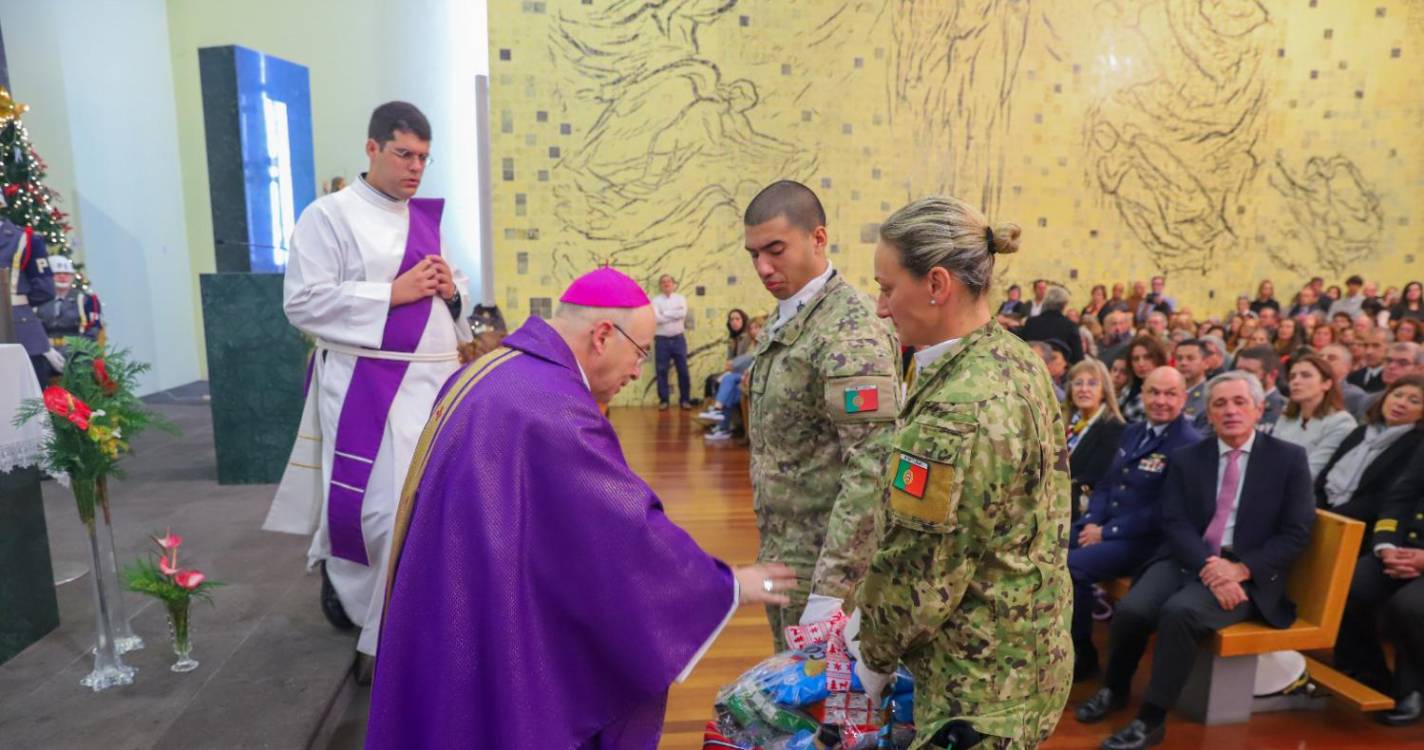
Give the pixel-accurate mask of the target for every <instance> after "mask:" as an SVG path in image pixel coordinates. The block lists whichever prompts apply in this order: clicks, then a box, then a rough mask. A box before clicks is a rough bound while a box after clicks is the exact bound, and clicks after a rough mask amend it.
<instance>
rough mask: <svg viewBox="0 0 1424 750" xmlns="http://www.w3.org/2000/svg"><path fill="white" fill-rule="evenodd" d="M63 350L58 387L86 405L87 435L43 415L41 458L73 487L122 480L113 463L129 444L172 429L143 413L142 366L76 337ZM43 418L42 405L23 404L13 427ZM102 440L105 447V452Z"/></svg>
mask: <svg viewBox="0 0 1424 750" xmlns="http://www.w3.org/2000/svg"><path fill="white" fill-rule="evenodd" d="M65 349H66V351H67V355H66V362H65V367H64V374H63V376H62V377H61V379H60V383H59V387H61V388H63V389H64V390H66V391H68V392H69V393H70V394H71V395H73V396H74V398H76V399H78V400H79V401H82V402H83V403H85V404H86V405H88V406H89V408H90V409H92V410H93V415H92V416H91V419H90V429H89V430H88V431H87V432H86V431H84V430H81V429H79V427H78V426H76V425H75V424H74V423H72V422H70V421H69V420H68V419H66V418H64V417H61V416H59V415H57V414H49V415H48V416H49V419H50V427H51V430H50V435H49V438H48V440H47V442H46V444H45V451H44V452H45V463H46V465H47V468H48V469H49V470H50V471H52V472H63V473H65V474H68V475H69V476H70V478H71V479H73V480H74V481H75V482H76V483H77V482H85V481H88V482H95V481H98V480H99V479H102V478H104V477H108V476H122V473H121V472H120V471H119V470H118V463H119V461H120V460H121V459H122V458H123V456H124V455H125V454H126V453H128V452H129V445H130V441H132V440H133V439H134V438H135V437H137V436H138V435H139V434H141V433H143V432H144V431H145V430H147V429H150V428H156V429H160V430H163V431H165V432H169V433H172V434H177V432H178V430H177V428H176V427H174V426H173V425H172V423H170V422H169V421H168V420H166V419H164V418H163V417H162V416H161V415H159V414H156V413H155V412H154V411H153V410H151V409H149V408H148V406H147V405H146V404H144V403H143V401H142V400H141V399H139V398H138V396H137V395H135V393H134V388H135V387H136V386H137V384H138V378H139V376H140V375H142V374H143V373H145V372H147V371H148V370H149V365H148V364H146V363H143V362H137V361H134V360H133V359H131V358H130V357H129V353H128V350H126V349H120V350H117V351H113V352H107V353H106V352H105V349H104V347H103V346H101V345H100V344H99V343H98V342H95V341H90V340H89V339H86V338H83V337H81V336H74V337H70V338H68V339H66V340H65ZM96 360H102V361H103V363H104V364H103V368H104V369H105V370H106V371H107V374H108V377H109V381H110V382H111V385H110V386H108V387H106V386H105V384H104V383H103V382H101V380H100V378H99V377H98V375H97V374H96V366H95V362H96ZM100 412H103V413H102V414H100ZM45 413H46V409H45V404H44V401H43V400H40V399H29V400H26V401H25V402H23V403H22V404H21V405H20V408H19V410H18V411H17V412H16V415H15V424H16V425H19V424H22V423H24V422H26V421H28V420H29V419H32V418H34V417H36V416H38V415H40V414H45ZM96 428H97V430H96ZM104 431H107V432H104ZM105 440H108V441H110V442H109V443H108V446H107V447H108V450H106V449H105V448H106V446H105V442H104V441H105ZM81 515H83V510H82V508H81Z"/></svg>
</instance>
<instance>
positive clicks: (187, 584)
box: [173, 570, 207, 591]
mask: <svg viewBox="0 0 1424 750" xmlns="http://www.w3.org/2000/svg"><path fill="white" fill-rule="evenodd" d="M205 578H207V576H205V575H203V574H202V573H199V572H198V571H196V570H182V571H179V572H178V574H177V575H175V576H173V582H174V583H176V584H178V585H179V586H182V587H183V588H185V589H188V590H189V591H192V590H193V589H195V588H198V587H199V586H201V585H203V580H204V579H205Z"/></svg>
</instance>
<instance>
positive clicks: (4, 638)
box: [0, 468, 59, 664]
mask: <svg viewBox="0 0 1424 750" xmlns="http://www.w3.org/2000/svg"><path fill="white" fill-rule="evenodd" d="M57 627H59V602H58V601H57V600H56V599H55V595H54V573H53V571H52V570H51V569H50V564H49V533H48V531H47V530H46V528H45V516H44V500H43V498H42V497H41V496H40V472H39V469H35V468H27V469H16V470H15V471H12V472H9V473H8V474H0V664H3V663H5V662H6V661H9V660H10V657H12V656H14V655H15V654H18V653H20V652H21V651H24V650H25V648H26V647H27V646H29V645H30V644H31V643H34V642H35V641H38V640H39V639H40V638H42V637H44V634H45V633H48V632H49V631H51V630H54V629H55V628H57Z"/></svg>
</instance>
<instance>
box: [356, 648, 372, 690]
mask: <svg viewBox="0 0 1424 750" xmlns="http://www.w3.org/2000/svg"><path fill="white" fill-rule="evenodd" d="M375 676H376V657H374V656H367V655H366V654H363V653H361V652H360V651H357V652H356V684H357V685H359V686H361V687H370V686H371V680H372V679H373V678H374V677H375Z"/></svg>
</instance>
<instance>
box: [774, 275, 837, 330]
mask: <svg viewBox="0 0 1424 750" xmlns="http://www.w3.org/2000/svg"><path fill="white" fill-rule="evenodd" d="M833 273H835V269H834V268H832V267H831V264H830V263H827V264H826V270H825V271H822V272H821V275H820V276H817V277H816V278H814V279H811V280H810V281H808V282H806V286H803V287H801V289H800V290H798V291H797V292H796V293H795V294H793V295H791V296H790V297H787V298H786V299H783V300H778V301H777V303H776V323H774V324H773V325H772V326H771V330H772V332H775V331H776V330H777V329H779V328H781V327H782V326H784V325H786V323H787V321H789V320H791V319H792V318H794V317H796V313H798V312H800V311H801V308H802V307H803V306H805V304H806V303H807V302H810V301H811V298H812V297H814V296H816V293H817V292H819V291H821V287H823V286H825V285H826V282H827V281H830V280H831V274H833Z"/></svg>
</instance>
